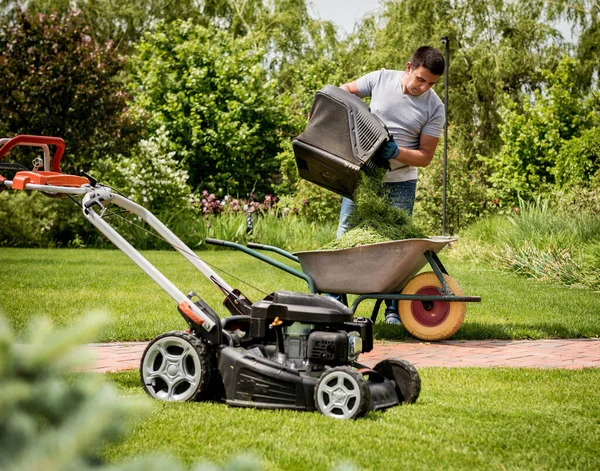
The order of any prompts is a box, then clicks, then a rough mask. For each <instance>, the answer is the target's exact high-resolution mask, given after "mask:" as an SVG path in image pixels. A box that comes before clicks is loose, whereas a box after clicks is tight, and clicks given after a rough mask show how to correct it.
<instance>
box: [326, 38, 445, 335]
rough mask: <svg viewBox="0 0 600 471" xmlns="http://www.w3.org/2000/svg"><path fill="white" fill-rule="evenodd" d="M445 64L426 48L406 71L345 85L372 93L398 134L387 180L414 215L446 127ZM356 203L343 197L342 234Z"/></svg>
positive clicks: (395, 199)
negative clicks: (420, 177) (421, 172)
mask: <svg viewBox="0 0 600 471" xmlns="http://www.w3.org/2000/svg"><path fill="white" fill-rule="evenodd" d="M444 68H445V61H444V56H443V55H442V53H441V52H440V51H438V50H437V49H434V48H432V47H429V46H423V47H420V48H419V49H417V50H416V51H415V52H414V54H413V55H412V56H411V58H410V61H409V62H408V63H407V64H406V70H405V71H399V70H386V69H381V70H380V71H377V72H371V73H370V74H367V75H365V76H363V77H361V78H359V79H358V80H356V81H354V82H350V83H347V84H344V85H342V86H341V88H342V89H343V90H346V91H347V92H350V93H352V94H354V95H356V96H358V97H360V98H364V97H371V111H372V112H373V113H374V114H375V115H377V116H378V117H379V118H380V119H381V120H382V121H383V122H384V123H385V124H386V126H387V127H388V130H389V131H390V133H391V135H392V136H393V141H392V142H389V143H388V144H386V146H385V147H384V149H383V151H382V155H383V156H384V157H385V158H386V159H388V160H389V162H390V166H391V170H390V171H388V172H387V174H386V176H385V179H384V182H385V184H386V187H387V189H388V191H389V196H390V203H391V204H392V205H394V206H396V207H398V208H400V209H403V210H405V211H407V212H408V214H409V215H412V211H413V206H414V202H415V193H416V188H417V167H427V166H428V165H429V163H430V162H431V159H433V155H434V153H435V149H436V147H437V144H438V141H439V138H440V135H441V133H442V129H443V127H444V104H443V103H442V101H441V100H440V99H439V97H438V96H437V95H436V93H435V92H434V91H433V90H432V89H431V88H432V87H433V86H434V85H435V84H436V82H437V81H438V80H439V78H440V77H441V76H442V74H443V73H444ZM353 207H354V203H353V202H352V200H350V199H348V198H344V199H343V200H342V209H341V211H340V222H339V226H338V231H337V237H340V236H341V235H342V234H344V232H346V231H347V230H348V229H350V226H349V224H348V218H349V216H350V213H351V212H352V209H353ZM386 306H387V308H386V312H385V320H386V322H387V323H388V324H400V318H399V316H398V303H397V301H393V302H386Z"/></svg>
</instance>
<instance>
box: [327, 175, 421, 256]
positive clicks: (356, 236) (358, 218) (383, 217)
mask: <svg viewBox="0 0 600 471" xmlns="http://www.w3.org/2000/svg"><path fill="white" fill-rule="evenodd" d="M384 176H385V170H383V169H380V170H378V171H376V172H374V173H369V174H367V173H363V174H362V175H361V180H360V183H359V184H358V186H357V188H356V190H355V191H354V204H355V207H354V210H353V211H352V214H351V216H350V224H351V225H352V229H350V230H349V231H347V232H346V233H345V234H344V235H342V236H341V237H340V238H338V239H335V240H333V241H332V242H330V243H329V244H327V245H325V246H324V247H322V249H326V250H330V249H349V248H352V247H357V246H359V245H366V244H375V243H377V242H388V241H391V240H403V239H413V238H419V237H425V234H424V233H423V231H421V229H419V228H418V227H416V226H415V225H414V224H413V223H412V221H411V218H410V216H409V215H408V214H407V213H406V211H403V210H401V209H398V208H396V207H394V206H392V205H391V204H390V201H389V196H388V192H387V189H386V187H385V184H384V183H383V177H384Z"/></svg>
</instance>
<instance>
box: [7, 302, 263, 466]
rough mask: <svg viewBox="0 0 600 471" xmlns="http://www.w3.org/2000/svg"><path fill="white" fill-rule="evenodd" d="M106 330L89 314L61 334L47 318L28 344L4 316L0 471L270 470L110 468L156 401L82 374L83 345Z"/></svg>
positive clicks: (35, 324)
mask: <svg viewBox="0 0 600 471" xmlns="http://www.w3.org/2000/svg"><path fill="white" fill-rule="evenodd" d="M104 325H106V318H105V316H103V315H100V314H90V315H88V316H86V317H85V318H84V319H83V320H81V321H80V322H78V323H77V324H75V325H73V326H71V327H68V328H66V329H64V330H62V331H56V330H55V329H54V328H53V326H52V324H51V323H50V321H49V320H47V319H45V318H41V319H35V320H33V321H32V322H31V324H30V330H29V335H28V337H27V338H26V339H16V338H15V336H14V334H13V333H12V331H11V329H10V328H9V326H8V324H7V322H6V320H5V318H4V317H3V316H2V315H1V313H0V381H1V384H2V386H0V391H1V393H2V394H0V469H2V470H4V471H36V470H37V471H49V470H54V471H88V470H98V471H102V470H120V471H133V470H147V471H159V470H166V469H168V470H172V471H182V470H187V469H194V470H197V471H199V470H211V471H219V470H223V471H226V470H229V471H260V470H261V469H264V466H263V465H262V464H261V463H260V461H259V460H258V459H257V458H256V457H253V456H250V455H238V456H237V457H234V458H232V459H230V460H229V461H228V462H226V463H225V464H224V465H222V466H215V465H212V464H210V463H198V464H196V465H195V466H194V465H192V466H191V467H188V466H181V465H180V464H179V463H178V461H177V460H176V459H175V458H173V457H171V456H169V455H157V454H153V455H143V456H136V457H135V458H134V459H132V460H130V461H127V462H125V463H119V464H113V463H108V462H107V459H106V458H105V455H104V453H103V451H104V450H103V449H105V448H106V447H107V446H108V445H110V444H112V443H115V442H117V441H119V440H120V439H121V438H123V436H124V435H125V434H126V433H127V432H128V431H129V430H130V429H131V427H132V425H133V424H134V423H135V421H137V420H138V419H139V418H140V417H142V416H144V415H146V414H147V413H148V412H149V410H150V401H149V400H148V399H147V398H146V397H143V398H131V397H123V396H122V395H120V394H119V393H118V391H117V390H116V389H115V387H114V386H113V385H112V384H111V383H110V382H108V381H106V380H105V378H104V376H103V375H100V374H97V373H93V374H89V373H87V374H86V373H75V371H76V370H81V369H82V368H84V367H86V366H88V365H89V363H90V360H91V357H90V356H89V354H86V352H85V351H82V349H81V343H83V342H86V341H88V342H89V341H92V340H94V338H95V337H96V336H97V335H98V333H99V332H100V329H101V328H102V327H103V326H104ZM23 340H24V341H23ZM140 389H141V387H140Z"/></svg>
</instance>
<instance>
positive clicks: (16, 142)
mask: <svg viewBox="0 0 600 471" xmlns="http://www.w3.org/2000/svg"><path fill="white" fill-rule="evenodd" d="M48 145H51V146H56V147H57V149H56V153H55V154H54V157H53V158H52V167H51V171H53V172H59V173H60V159H61V158H62V156H63V153H64V152H65V141H63V140H62V139H61V138H60V137H50V136H31V135H28V134H20V135H18V136H15V137H13V138H12V139H9V140H8V142H6V143H5V144H4V145H3V146H2V147H1V148H0V159H1V158H2V157H4V156H5V155H6V154H7V153H8V151H9V150H11V149H12V148H13V147H15V146H36V147H44V146H48Z"/></svg>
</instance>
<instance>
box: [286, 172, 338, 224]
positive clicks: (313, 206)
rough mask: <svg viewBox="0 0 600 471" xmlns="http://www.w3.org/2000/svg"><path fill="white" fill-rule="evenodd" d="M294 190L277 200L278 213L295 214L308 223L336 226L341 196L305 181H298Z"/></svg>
mask: <svg viewBox="0 0 600 471" xmlns="http://www.w3.org/2000/svg"><path fill="white" fill-rule="evenodd" d="M294 190H295V191H294V192H293V193H291V194H289V195H284V196H282V197H280V198H279V201H278V202H277V208H278V211H279V212H280V213H282V214H284V215H287V214H290V213H291V214H297V215H298V216H299V217H301V218H302V219H305V220H306V221H308V222H310V223H314V222H316V223H320V224H327V223H336V224H337V221H338V217H339V214H340V201H341V196H339V195H337V194H335V193H333V192H331V191H329V190H326V189H324V188H322V187H320V186H318V185H315V184H314V183H311V182H309V181H306V180H299V181H298V182H297V183H296V184H295V185H294Z"/></svg>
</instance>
